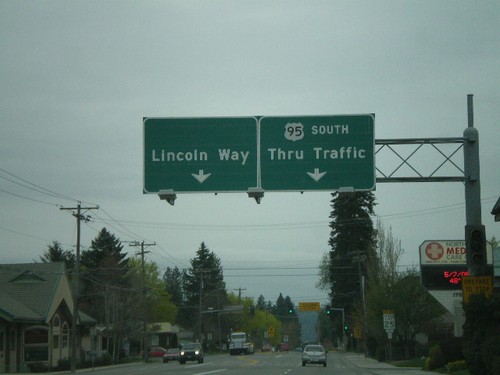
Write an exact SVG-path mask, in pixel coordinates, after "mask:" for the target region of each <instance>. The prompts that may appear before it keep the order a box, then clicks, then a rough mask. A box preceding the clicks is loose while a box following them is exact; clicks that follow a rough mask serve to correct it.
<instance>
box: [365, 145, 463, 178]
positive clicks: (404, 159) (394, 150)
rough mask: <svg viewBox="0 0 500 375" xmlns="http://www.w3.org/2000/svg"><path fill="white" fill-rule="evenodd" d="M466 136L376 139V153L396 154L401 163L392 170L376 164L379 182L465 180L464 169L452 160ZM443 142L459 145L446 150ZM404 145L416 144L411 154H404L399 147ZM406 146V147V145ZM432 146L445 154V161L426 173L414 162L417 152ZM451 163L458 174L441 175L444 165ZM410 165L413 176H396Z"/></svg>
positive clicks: (461, 146)
mask: <svg viewBox="0 0 500 375" xmlns="http://www.w3.org/2000/svg"><path fill="white" fill-rule="evenodd" d="M465 141H466V139H465V138H406V139H376V140H375V145H376V146H377V147H376V150H375V155H379V156H380V155H381V154H384V153H385V154H387V153H389V154H391V155H392V156H396V157H397V159H398V162H399V164H397V165H396V166H395V167H394V168H392V169H390V170H388V171H387V170H385V171H384V170H382V169H381V168H380V167H379V166H376V171H377V177H376V181H377V183H380V182H452V181H456V182H464V181H465V180H466V177H465V172H464V169H463V168H461V167H460V166H459V165H457V163H456V162H454V161H453V160H452V158H453V156H455V154H457V152H458V151H459V150H461V149H462V148H463V145H464V142H465ZM443 144H457V145H458V146H457V147H456V148H454V149H452V150H451V151H450V150H446V151H444V150H443V149H442V148H440V146H442V145H443ZM402 145H412V146H414V147H413V149H412V150H411V152H410V154H409V155H407V156H403V155H402V152H401V150H399V149H398V147H399V146H402ZM404 148H406V147H404ZM429 148H432V149H434V150H435V151H437V152H438V153H439V154H441V155H442V156H443V159H444V160H443V161H442V162H441V163H440V164H438V165H437V167H436V168H435V169H434V170H432V171H431V172H428V173H424V172H423V171H422V170H421V169H419V167H417V166H416V165H414V164H412V160H410V159H412V158H413V159H414V158H415V156H416V154H417V153H423V152H425V150H427V149H429ZM448 165H451V166H453V167H454V168H453V169H456V171H457V173H459V174H457V175H454V176H440V175H437V173H438V172H439V171H440V170H441V169H442V168H443V167H444V166H448ZM404 166H406V167H408V168H409V169H410V170H411V171H413V173H412V174H413V176H396V174H397V173H398V172H400V171H401V170H402V167H404Z"/></svg>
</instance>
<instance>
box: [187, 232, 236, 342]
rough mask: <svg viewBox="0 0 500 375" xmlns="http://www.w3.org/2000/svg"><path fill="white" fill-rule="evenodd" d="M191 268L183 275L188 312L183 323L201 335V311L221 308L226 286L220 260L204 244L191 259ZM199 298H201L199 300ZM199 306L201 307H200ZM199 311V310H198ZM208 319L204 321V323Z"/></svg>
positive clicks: (224, 299) (224, 298) (225, 294)
mask: <svg viewBox="0 0 500 375" xmlns="http://www.w3.org/2000/svg"><path fill="white" fill-rule="evenodd" d="M190 262H191V268H190V269H189V270H188V271H187V272H185V274H184V292H185V296H186V305H187V306H185V307H188V308H189V310H190V313H189V315H187V316H186V314H185V312H182V315H183V316H184V319H183V321H185V322H186V323H189V324H190V326H192V327H195V328H196V332H197V333H198V335H200V334H201V332H202V328H203V327H201V326H200V322H199V321H201V311H202V310H203V309H205V308H207V307H214V306H223V305H224V303H225V301H226V299H227V293H226V290H225V288H226V285H225V283H224V276H223V270H222V265H221V261H220V259H219V258H218V257H217V255H215V253H213V252H212V251H210V250H209V249H208V248H207V247H206V245H205V243H204V242H202V243H201V245H200V248H199V249H198V251H197V252H196V257H195V258H193V259H191V261H190ZM200 297H201V298H200ZM200 305H201V306H200ZM200 309H201V310H200ZM208 319H210V317H209V318H206V319H205V322H206V321H208Z"/></svg>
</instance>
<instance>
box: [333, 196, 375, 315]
mask: <svg viewBox="0 0 500 375" xmlns="http://www.w3.org/2000/svg"><path fill="white" fill-rule="evenodd" d="M331 206H332V212H331V214H330V219H331V221H330V228H331V232H330V239H329V245H330V254H329V255H330V256H329V275H328V276H329V284H330V285H329V286H330V298H331V303H332V305H333V306H336V307H343V308H344V309H345V312H346V317H347V316H348V315H349V313H350V312H351V311H352V310H353V308H354V305H355V301H357V300H358V301H359V300H360V299H361V289H360V279H361V277H360V275H366V264H367V262H369V261H370V260H371V259H373V258H374V256H375V250H374V249H375V244H376V232H375V230H374V228H373V222H372V219H371V216H373V214H374V212H373V208H374V206H375V197H374V195H373V193H371V192H355V193H338V192H335V193H333V194H332V200H331Z"/></svg>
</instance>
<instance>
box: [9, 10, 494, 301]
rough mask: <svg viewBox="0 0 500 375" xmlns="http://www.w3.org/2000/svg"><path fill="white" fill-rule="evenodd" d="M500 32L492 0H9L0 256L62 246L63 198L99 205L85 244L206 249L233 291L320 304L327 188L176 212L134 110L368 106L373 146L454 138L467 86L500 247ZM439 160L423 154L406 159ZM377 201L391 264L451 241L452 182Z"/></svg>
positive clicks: (333, 111)
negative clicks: (148, 176)
mask: <svg viewBox="0 0 500 375" xmlns="http://www.w3.org/2000/svg"><path fill="white" fill-rule="evenodd" d="M499 24H500V3H499V2H498V1H480V2H478V1H457V0H454V1H435V0H432V1H399V0H398V1H383V0H381V1H311V0H308V1H268V0H266V1H256V0H252V1H208V0H205V1H186V0H182V1H145V0H141V1H126V0H121V1H101V0H98V1H50V0H48V1H9V0H4V1H2V2H0V50H1V51H2V52H1V56H2V57H1V65H0V120H1V124H2V125H1V129H0V168H1V169H0V201H1V210H0V233H1V239H2V251H1V254H2V255H1V257H0V262H2V263H17V262H22V263H24V262H31V261H32V260H38V259H39V256H40V255H41V254H42V253H43V252H44V251H45V250H46V248H47V246H48V245H49V244H50V243H51V242H52V241H59V242H61V243H62V244H63V246H64V248H66V249H72V248H74V244H75V241H76V220H75V219H74V217H73V216H71V213H70V212H69V211H61V210H60V209H59V208H60V206H63V207H75V206H76V204H77V201H78V200H80V201H82V202H83V205H84V206H93V205H99V207H100V209H99V210H93V211H91V212H88V214H89V215H91V216H92V218H93V219H92V221H90V222H89V223H87V224H84V225H83V226H82V246H83V247H84V248H85V247H88V246H89V245H90V241H91V240H92V239H93V238H94V237H95V236H96V234H97V232H98V231H99V230H100V229H101V228H102V227H103V226H105V227H107V228H108V229H109V230H110V231H111V232H112V233H113V234H115V235H116V236H117V237H118V238H120V239H121V240H122V241H132V240H138V241H142V240H144V241H146V242H155V243H156V244H157V245H156V246H152V247H149V248H148V249H147V250H149V251H150V253H148V254H147V259H148V260H151V261H155V262H157V263H158V265H159V266H160V268H161V270H162V271H164V270H165V269H166V267H173V266H178V267H180V268H184V267H188V266H189V259H190V258H192V257H194V256H195V252H196V250H197V249H198V248H199V246H200V243H201V242H202V241H204V242H205V243H206V245H207V246H208V248H209V249H210V250H212V251H213V252H215V253H216V254H217V255H218V256H219V258H220V259H221V261H222V264H223V266H224V270H225V271H224V274H225V279H226V282H227V285H228V289H229V290H233V289H237V288H243V289H245V290H243V291H242V295H243V296H250V297H255V298H257V297H258V296H259V295H260V294H263V295H264V297H265V298H266V299H267V300H272V301H275V300H276V298H277V296H278V294H279V293H280V292H281V293H283V295H285V296H286V295H289V296H290V297H291V298H292V300H294V301H295V302H299V301H320V302H325V299H324V298H325V296H326V294H325V293H324V292H322V291H320V290H317V289H316V288H315V286H314V285H315V283H316V281H317V266H318V264H319V261H320V258H321V256H322V254H323V253H324V252H325V251H327V250H328V238H329V227H328V223H329V219H328V216H329V214H330V210H331V208H330V194H329V193H328V192H307V193H304V194H300V193H292V192H290V193H278V192H269V193H266V195H265V197H264V199H263V200H262V203H261V204H260V205H257V204H256V203H255V202H254V201H253V200H252V199H249V198H248V197H247V195H246V194H245V193H231V194H218V195H213V194H184V195H179V196H178V198H177V201H176V203H175V206H174V207H171V206H169V205H167V204H166V203H165V202H163V201H160V200H159V198H158V196H156V195H143V194H142V189H143V125H142V118H143V117H223V116H224V117H226V116H235V117H239V116H254V115H280V116H291V115H299V116H305V115H337V114H360V113H375V115H376V120H375V138H376V139H399V138H413V137H421V138H434V137H461V136H462V135H463V131H464V129H465V128H466V127H467V106H466V98H467V94H474V109H475V125H476V127H477V129H478V130H479V134H480V158H481V187H482V218H483V223H484V224H485V225H486V230H487V237H488V238H491V237H492V236H496V237H497V239H498V238H500V224H499V223H495V222H494V221H493V217H492V216H491V214H490V211H491V209H492V207H493V205H494V203H495V202H496V200H497V199H498V197H499V194H500V173H499V167H498V165H499V161H500V157H499V144H500V132H499V123H498V121H499V118H500V113H499V112H500V110H499V108H500V90H499V87H500V79H499V78H500V73H499V66H500V48H499V46H500V33H499ZM410 152H411V150H409V149H406V151H404V152H403V153H404V154H405V155H407V154H409V153H410ZM456 157H457V159H456V160H457V163H463V161H462V159H463V158H462V151H461V150H460V152H459V153H458V155H456ZM442 160H443V158H442V156H441V155H439V153H437V152H433V151H431V150H429V151H427V152H424V154H423V159H421V160H420V162H419V164H420V165H422V166H424V167H427V168H428V169H430V170H433V169H434V166H437V165H439V164H440V163H441V162H442ZM392 163H394V161H390V158H387V159H385V158H383V157H381V158H377V161H376V165H377V167H378V168H381V169H390V166H391V164H392ZM406 171H407V170H405V172H406ZM455 172H456V171H455ZM33 184H35V185H37V186H34V185H33ZM45 189H47V190H49V191H50V192H52V193H56V194H54V195H49V194H47V190H45ZM375 196H376V199H377V206H376V214H377V216H378V217H380V219H381V220H382V222H383V224H384V225H385V226H386V227H387V228H392V233H393V236H394V237H395V238H397V239H400V240H401V243H402V246H403V248H404V250H405V254H404V257H403V259H402V261H401V264H402V265H412V264H413V265H418V247H419V245H420V244H421V243H422V242H423V241H425V240H432V239H463V236H464V235H463V233H464V225H465V205H464V186H463V184H462V183H458V182H453V183H450V182H447V183H425V184H424V183H413V184H401V183H399V184H395V183H387V184H378V185H377V187H376V191H375ZM376 219H377V218H375V217H374V221H376ZM125 250H127V251H128V253H129V255H130V256H133V255H134V253H135V252H136V251H137V248H132V247H130V248H129V247H127V246H125ZM283 275H285V276H283Z"/></svg>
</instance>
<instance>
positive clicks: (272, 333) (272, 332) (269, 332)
mask: <svg viewBox="0 0 500 375" xmlns="http://www.w3.org/2000/svg"><path fill="white" fill-rule="evenodd" d="M267 335H268V336H269V337H274V336H275V335H276V329H275V328H274V327H269V329H268V330H267Z"/></svg>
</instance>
